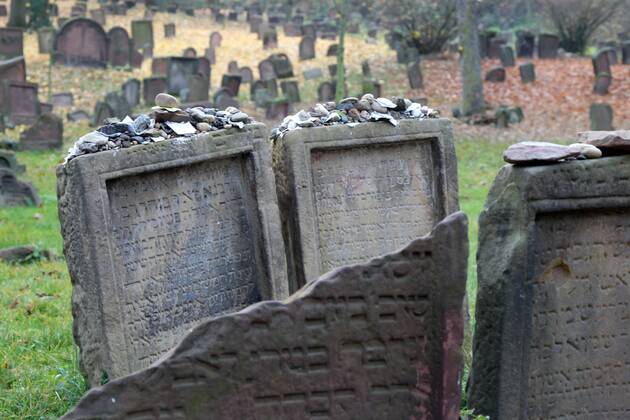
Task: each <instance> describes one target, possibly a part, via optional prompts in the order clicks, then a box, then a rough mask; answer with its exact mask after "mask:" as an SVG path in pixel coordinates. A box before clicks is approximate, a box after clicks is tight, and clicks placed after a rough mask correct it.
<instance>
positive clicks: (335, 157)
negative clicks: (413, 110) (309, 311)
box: [274, 119, 458, 291]
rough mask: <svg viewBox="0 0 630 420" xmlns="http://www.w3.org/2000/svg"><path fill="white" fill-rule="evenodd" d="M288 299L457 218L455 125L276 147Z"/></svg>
mask: <svg viewBox="0 0 630 420" xmlns="http://www.w3.org/2000/svg"><path fill="white" fill-rule="evenodd" d="M274 171H275V173H276V181H277V190H278V200H279V203H280V212H281V217H282V220H283V223H284V224H285V226H286V230H285V232H284V234H285V244H287V258H288V261H289V279H291V280H292V281H293V283H292V284H291V287H292V288H291V290H292V291H294V290H297V288H299V287H301V286H302V285H304V284H305V283H306V282H308V281H309V280H313V279H316V278H317V277H318V276H320V275H321V274H322V273H325V272H327V271H329V270H332V269H334V268H335V267H339V266H342V265H346V264H355V263H361V262H363V261H365V260H366V259H368V258H371V257H374V256H376V255H380V254H383V253H387V252H391V251H392V250H394V249H396V248H398V247H400V246H401V245H403V244H405V243H407V242H408V241H410V240H411V239H413V238H415V237H419V236H422V235H425V234H427V233H428V232H430V231H431V229H432V228H433V226H434V225H435V224H436V223H437V222H438V221H439V220H441V219H442V218H444V217H445V216H446V215H449V214H451V213H453V212H455V211H457V210H458V201H457V163H456V160H455V150H454V146H453V134H452V128H451V123H450V121H448V120H445V119H435V120H424V121H415V120H402V121H400V124H399V126H398V127H393V126H391V125H389V124H382V123H365V124H359V125H357V126H355V127H348V126H345V125H342V126H334V127H325V128H324V127H321V128H320V127H318V128H313V129H303V130H296V131H291V132H288V133H286V134H285V136H284V137H283V138H282V139H280V140H276V141H275V143H274Z"/></svg>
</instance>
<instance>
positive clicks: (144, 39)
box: [131, 20, 154, 50]
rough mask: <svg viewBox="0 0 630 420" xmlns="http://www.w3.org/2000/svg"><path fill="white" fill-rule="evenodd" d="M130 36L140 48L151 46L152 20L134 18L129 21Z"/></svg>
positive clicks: (152, 44)
mask: <svg viewBox="0 0 630 420" xmlns="http://www.w3.org/2000/svg"><path fill="white" fill-rule="evenodd" d="M131 37H132V38H133V44H134V46H135V47H136V48H139V49H141V50H143V49H145V48H147V47H149V48H151V47H153V46H154V43H153V21H151V20H134V21H132V22H131Z"/></svg>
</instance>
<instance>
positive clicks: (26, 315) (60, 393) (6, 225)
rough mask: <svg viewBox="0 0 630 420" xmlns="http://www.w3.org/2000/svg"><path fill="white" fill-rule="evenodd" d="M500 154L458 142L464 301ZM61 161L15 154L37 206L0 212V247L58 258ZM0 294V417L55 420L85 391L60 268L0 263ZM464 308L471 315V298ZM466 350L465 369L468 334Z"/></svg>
mask: <svg viewBox="0 0 630 420" xmlns="http://www.w3.org/2000/svg"><path fill="white" fill-rule="evenodd" d="M86 131H87V127H86V126H79V125H67V129H66V135H65V137H66V139H71V138H75V139H76V138H78V137H79V136H80V134H81V133H84V132H86ZM67 142H68V141H67ZM67 142H66V143H67ZM504 148H505V145H503V144H500V143H491V142H486V141H483V140H476V141H475V140H461V141H458V142H457V155H458V165H459V189H460V205H461V208H462V210H464V211H465V212H466V214H467V215H468V217H469V221H470V239H471V249H470V251H471V253H470V267H469V278H468V280H469V282H468V295H469V296H470V297H471V298H472V297H474V296H475V295H476V267H475V253H476V237H477V229H478V226H477V219H478V216H479V212H480V211H481V209H482V207H483V202H484V200H485V197H486V194H487V191H488V188H489V187H490V184H491V182H492V179H493V178H494V176H495V175H496V173H497V170H498V169H499V167H500V166H501V165H502V161H501V153H502V151H503V150H504ZM62 156H63V153H62V152H55V153H51V152H22V153H18V159H19V161H20V162H21V163H23V164H26V166H27V173H26V174H25V176H24V178H26V179H28V180H29V181H31V182H33V183H34V184H35V186H36V187H37V189H38V191H39V194H40V196H41V198H42V202H43V204H42V206H41V207H39V208H15V209H0V247H8V246H15V245H22V244H35V245H38V246H39V247H41V248H42V249H44V248H45V249H52V250H53V251H55V252H56V253H57V254H58V255H61V253H62V240H61V235H60V232H59V221H58V219H57V201H56V192H55V183H56V178H55V167H56V165H57V164H58V163H59V162H60V161H61V160H62ZM0 288H1V289H0V290H2V293H1V294H0V418H1V419H39V418H56V417H58V416H60V415H62V414H63V413H65V412H66V411H67V410H68V409H69V408H70V407H72V405H73V404H75V403H76V402H77V400H78V399H79V398H80V396H81V395H82V394H83V392H85V389H86V385H85V382H84V381H83V378H82V377H81V374H80V372H79V369H78V361H77V354H78V352H77V348H76V346H75V345H74V342H73V338H72V315H71V306H70V296H71V285H70V279H69V276H68V271H67V268H66V265H65V262H64V261H63V260H62V259H60V260H57V261H36V262H33V263H31V264H23V265H14V264H5V263H0ZM470 303H471V307H472V310H473V311H472V312H471V313H472V314H474V299H471V301H470ZM465 350H466V354H467V357H466V361H467V366H469V362H470V335H468V336H467V339H466V344H465Z"/></svg>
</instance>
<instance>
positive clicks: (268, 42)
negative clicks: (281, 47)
mask: <svg viewBox="0 0 630 420" xmlns="http://www.w3.org/2000/svg"><path fill="white" fill-rule="evenodd" d="M262 41H263V50H273V49H275V48H278V33H277V32H276V31H275V30H269V31H265V32H264V33H263V35H262Z"/></svg>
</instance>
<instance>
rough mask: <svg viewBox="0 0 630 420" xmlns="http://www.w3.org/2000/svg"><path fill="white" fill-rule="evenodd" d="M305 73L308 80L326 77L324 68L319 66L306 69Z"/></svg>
mask: <svg viewBox="0 0 630 420" xmlns="http://www.w3.org/2000/svg"><path fill="white" fill-rule="evenodd" d="M303 75H304V79H306V80H315V79H321V78H322V77H324V74H323V73H322V69H320V68H318V67H315V68H312V69H306V70H304V72H303Z"/></svg>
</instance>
